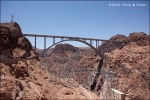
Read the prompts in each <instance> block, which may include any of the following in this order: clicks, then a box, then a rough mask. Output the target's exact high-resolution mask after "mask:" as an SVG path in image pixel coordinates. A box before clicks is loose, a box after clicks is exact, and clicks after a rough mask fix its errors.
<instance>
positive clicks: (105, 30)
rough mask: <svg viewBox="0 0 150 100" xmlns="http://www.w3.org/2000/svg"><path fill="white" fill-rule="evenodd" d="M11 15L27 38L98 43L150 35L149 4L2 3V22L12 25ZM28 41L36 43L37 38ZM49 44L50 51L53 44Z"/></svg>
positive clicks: (40, 41)
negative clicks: (66, 38) (134, 34)
mask: <svg viewBox="0 0 150 100" xmlns="http://www.w3.org/2000/svg"><path fill="white" fill-rule="evenodd" d="M123 4H128V6H123ZM138 4H140V5H141V4H142V5H141V6H139V5H138ZM133 5H134V6H133ZM12 14H13V16H14V20H15V21H16V22H18V23H19V25H20V27H21V29H22V32H23V33H26V34H28V33H30V34H47V35H60V36H77V37H89V38H99V39H109V38H110V37H112V36H113V35H116V34H124V35H126V36H128V35H129V34H130V33H132V32H145V33H146V34H149V1H1V22H10V21H11V16H12ZM29 40H30V41H31V43H33V41H34V38H29ZM38 40H39V42H38V44H37V45H38V47H39V48H43V46H44V45H43V39H42V38H39V39H38ZM47 41H48V42H49V44H47V47H48V46H50V44H51V41H50V40H48V39H47ZM68 43H71V44H73V45H74V46H85V45H83V44H81V43H79V42H68Z"/></svg>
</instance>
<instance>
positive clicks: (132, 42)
mask: <svg viewBox="0 0 150 100" xmlns="http://www.w3.org/2000/svg"><path fill="white" fill-rule="evenodd" d="M125 41H127V44H126V46H124V47H122V48H121V49H115V50H114V51H112V52H111V53H107V54H105V56H104V64H103V67H102V71H101V75H100V77H99V78H98V80H97V86H96V90H97V91H98V93H99V94H101V92H102V90H103V89H104V87H105V86H104V83H105V79H106V78H105V77H104V76H105V74H104V72H103V70H104V69H109V70H111V71H113V72H115V73H116V74H115V75H114V76H113V78H112V88H115V89H117V90H119V91H121V92H124V93H125V94H128V96H127V97H128V98H130V99H140V100H141V99H145V100H147V99H149V96H148V95H149V89H150V88H149V86H150V82H149V78H150V77H149V69H150V66H149V65H150V61H149V56H150V54H149V43H148V42H149V40H148V36H147V35H146V34H145V33H131V34H130V35H129V36H128V37H127V38H125Z"/></svg>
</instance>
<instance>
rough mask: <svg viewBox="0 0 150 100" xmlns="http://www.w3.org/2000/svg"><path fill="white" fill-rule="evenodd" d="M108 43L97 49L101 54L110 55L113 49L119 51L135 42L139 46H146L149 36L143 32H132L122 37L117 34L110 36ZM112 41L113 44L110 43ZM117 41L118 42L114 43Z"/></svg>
mask: <svg viewBox="0 0 150 100" xmlns="http://www.w3.org/2000/svg"><path fill="white" fill-rule="evenodd" d="M109 40H110V42H108V41H107V42H103V44H102V45H100V46H99V47H98V49H99V51H100V52H101V53H103V52H105V53H110V52H112V51H113V50H115V49H118V48H119V49H121V48H122V47H123V46H125V45H128V44H130V43H132V42H135V43H136V44H137V45H139V46H147V45H149V41H150V39H149V36H148V35H147V34H145V33H144V32H133V33H130V35H129V36H128V37H127V36H124V35H121V34H117V35H114V36H112V37H111V38H110V39H109ZM111 41H114V42H111ZM115 41H118V42H115Z"/></svg>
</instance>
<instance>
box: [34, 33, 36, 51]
mask: <svg viewBox="0 0 150 100" xmlns="http://www.w3.org/2000/svg"><path fill="white" fill-rule="evenodd" d="M34 38H35V39H34V40H35V41H34V44H35V46H34V50H35V52H36V35H35V37H34Z"/></svg>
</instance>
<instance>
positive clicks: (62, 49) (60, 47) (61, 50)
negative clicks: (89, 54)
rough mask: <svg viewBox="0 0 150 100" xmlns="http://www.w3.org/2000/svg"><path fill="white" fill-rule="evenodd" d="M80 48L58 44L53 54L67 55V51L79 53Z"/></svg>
mask: <svg viewBox="0 0 150 100" xmlns="http://www.w3.org/2000/svg"><path fill="white" fill-rule="evenodd" d="M78 50H79V48H77V47H74V46H72V45H70V44H57V45H56V46H55V48H54V49H53V51H52V53H57V54H61V53H65V52H66V51H71V52H77V51H78Z"/></svg>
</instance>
